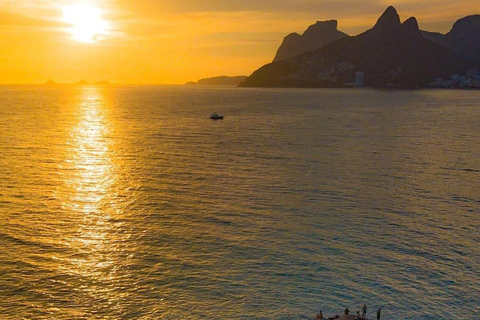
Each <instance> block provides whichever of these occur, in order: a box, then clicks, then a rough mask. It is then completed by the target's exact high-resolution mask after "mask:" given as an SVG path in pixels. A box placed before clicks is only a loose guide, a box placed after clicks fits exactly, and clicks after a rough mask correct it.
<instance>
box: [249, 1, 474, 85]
mask: <svg viewBox="0 0 480 320" xmlns="http://www.w3.org/2000/svg"><path fill="white" fill-rule="evenodd" d="M478 66H480V15H477V16H469V17H466V18H464V19H461V20H459V21H458V22H457V23H456V24H455V25H454V27H453V29H452V31H451V32H449V33H448V34H447V35H442V34H439V33H430V32H424V31H420V29H419V27H418V23H417V20H416V19H415V18H409V19H407V20H406V21H405V22H403V23H402V22H401V21H400V17H399V15H398V13H397V11H396V10H395V8H393V7H389V8H388V9H387V10H386V11H385V12H384V13H383V15H382V16H381V17H380V18H379V19H378V21H377V23H376V24H375V26H374V27H373V28H372V29H370V30H368V31H366V32H364V33H362V34H360V35H358V36H355V37H349V36H348V35H346V34H344V33H343V32H340V31H338V30H337V22H336V21H335V20H331V21H325V22H317V24H315V25H313V26H311V27H310V28H309V29H308V30H307V31H306V32H305V33H304V34H303V35H298V34H291V35H289V36H287V37H286V38H285V39H284V42H283V43H282V45H281V47H280V48H279V49H278V52H277V55H276V57H275V59H274V61H273V63H270V64H267V65H265V66H263V67H261V68H260V69H258V70H257V71H255V72H254V73H253V74H252V75H251V76H250V77H248V78H247V79H246V80H245V81H244V82H242V84H241V86H245V87H342V86H344V85H345V84H346V83H352V82H353V81H354V78H355V74H356V73H357V72H358V71H362V72H364V74H365V84H366V85H368V86H372V87H387V86H389V87H400V88H416V87H424V86H426V85H427V84H428V83H430V82H433V81H434V80H435V79H436V78H438V77H445V78H447V77H450V76H451V75H452V74H465V73H466V71H467V69H468V68H473V67H478Z"/></svg>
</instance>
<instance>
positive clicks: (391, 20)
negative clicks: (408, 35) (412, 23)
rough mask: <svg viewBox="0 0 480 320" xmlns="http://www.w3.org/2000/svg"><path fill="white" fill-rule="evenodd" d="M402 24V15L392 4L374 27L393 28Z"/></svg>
mask: <svg viewBox="0 0 480 320" xmlns="http://www.w3.org/2000/svg"><path fill="white" fill-rule="evenodd" d="M400 26H401V22H400V16H399V15H398V13H397V10H396V9H395V8H394V7H392V6H390V7H388V8H387V10H385V12H384V13H383V14H382V16H381V17H380V18H379V19H378V21H377V23H376V24H375V26H374V27H373V29H374V30H392V29H397V28H398V27H400Z"/></svg>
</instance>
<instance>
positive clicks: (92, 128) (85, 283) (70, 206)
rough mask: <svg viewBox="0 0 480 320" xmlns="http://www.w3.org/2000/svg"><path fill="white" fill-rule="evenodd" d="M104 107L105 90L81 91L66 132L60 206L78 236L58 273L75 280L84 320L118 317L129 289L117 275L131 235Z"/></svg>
mask: <svg viewBox="0 0 480 320" xmlns="http://www.w3.org/2000/svg"><path fill="white" fill-rule="evenodd" d="M108 101H109V100H108V97H107V96H105V92H104V89H102V88H100V87H85V88H82V91H81V94H80V97H79V99H78V103H77V104H76V105H75V106H73V108H74V114H75V118H76V119H77V121H78V122H77V124H76V125H75V126H74V127H73V128H72V129H71V132H70V137H69V141H68V143H67V144H68V148H67V157H66V161H65V167H64V170H63V172H65V173H66V174H65V187H66V192H63V193H62V194H63V196H64V198H63V201H62V205H63V209H64V210H65V212H68V214H70V215H72V217H71V221H72V222H73V226H74V227H75V228H76V231H75V232H74V233H73V236H72V237H70V238H68V239H67V240H66V243H67V245H68V246H69V247H70V248H71V249H72V251H73V252H74V254H73V255H71V256H67V257H64V261H62V262H60V263H59V267H60V268H63V269H64V270H62V273H66V274H68V275H70V276H73V277H75V278H77V279H78V280H79V283H80V286H79V287H78V288H77V290H78V291H80V293H81V295H80V296H81V297H83V298H81V300H84V301H78V303H79V307H80V310H82V309H83V311H79V310H77V311H75V312H80V314H83V315H84V316H85V315H89V316H91V315H92V314H96V315H98V316H102V315H105V316H106V315H112V314H116V313H117V314H122V303H121V301H122V296H123V295H125V294H126V293H125V291H124V290H123V291H122V290H121V289H122V288H121V287H122V286H124V285H132V283H126V281H127V282H128V275H127V276H126V275H125V274H121V273H119V271H118V269H119V268H121V267H122V266H123V265H124V264H125V263H126V259H128V256H125V255H123V252H122V250H121V248H122V244H125V241H126V240H128V238H129V236H130V235H129V234H128V233H125V232H124V230H123V229H122V228H121V227H122V223H121V222H119V220H118V218H119V217H120V216H121V215H122V209H123V208H122V202H121V201H119V199H120V197H119V195H118V193H117V190H118V185H117V182H118V181H117V180H118V175H119V172H120V169H119V168H118V167H117V163H115V159H114V154H115V151H114V142H113V139H111V135H112V131H113V125H114V124H113V122H112V121H110V119H109V114H110V108H111V107H112V106H111V105H109V104H108ZM120 230H122V231H120Z"/></svg>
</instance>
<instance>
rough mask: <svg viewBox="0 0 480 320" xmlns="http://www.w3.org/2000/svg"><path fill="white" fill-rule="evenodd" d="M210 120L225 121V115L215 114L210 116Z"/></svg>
mask: <svg viewBox="0 0 480 320" xmlns="http://www.w3.org/2000/svg"><path fill="white" fill-rule="evenodd" d="M210 119H213V120H223V114H218V113H216V112H214V113H212V114H211V115H210Z"/></svg>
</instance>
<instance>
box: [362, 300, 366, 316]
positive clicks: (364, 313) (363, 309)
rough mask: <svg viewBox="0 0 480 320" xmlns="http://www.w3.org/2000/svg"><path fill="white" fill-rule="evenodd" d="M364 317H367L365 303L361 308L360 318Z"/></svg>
mask: <svg viewBox="0 0 480 320" xmlns="http://www.w3.org/2000/svg"><path fill="white" fill-rule="evenodd" d="M366 317H367V304H366V303H365V304H364V305H363V308H362V318H364V319H365V318H366Z"/></svg>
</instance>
